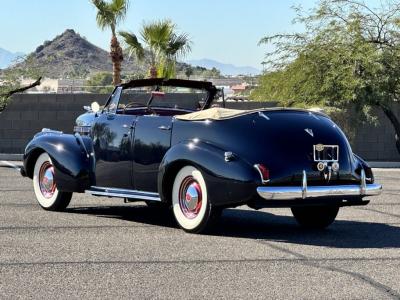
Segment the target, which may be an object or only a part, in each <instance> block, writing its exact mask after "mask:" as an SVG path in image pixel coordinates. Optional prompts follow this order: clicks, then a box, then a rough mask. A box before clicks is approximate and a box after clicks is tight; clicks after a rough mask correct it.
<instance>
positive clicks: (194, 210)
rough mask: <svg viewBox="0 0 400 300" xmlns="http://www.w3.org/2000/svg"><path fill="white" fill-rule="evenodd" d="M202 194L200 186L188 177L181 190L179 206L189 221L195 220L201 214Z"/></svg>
mask: <svg viewBox="0 0 400 300" xmlns="http://www.w3.org/2000/svg"><path fill="white" fill-rule="evenodd" d="M201 205H202V192H201V187H200V184H199V183H198V182H197V181H196V180H195V179H194V178H193V177H192V176H189V177H186V178H185V179H184V180H183V181H182V183H181V186H180V189H179V206H180V208H181V211H182V213H183V214H184V215H185V217H186V218H188V219H194V218H195V217H197V215H198V214H199V212H200V209H201Z"/></svg>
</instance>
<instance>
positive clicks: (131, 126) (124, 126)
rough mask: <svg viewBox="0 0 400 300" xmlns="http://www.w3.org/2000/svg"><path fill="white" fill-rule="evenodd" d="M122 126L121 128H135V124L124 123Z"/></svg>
mask: <svg viewBox="0 0 400 300" xmlns="http://www.w3.org/2000/svg"><path fill="white" fill-rule="evenodd" d="M122 127H123V128H129V129H133V128H135V125H133V124H132V125H128V124H124V125H122Z"/></svg>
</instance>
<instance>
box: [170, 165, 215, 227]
mask: <svg viewBox="0 0 400 300" xmlns="http://www.w3.org/2000/svg"><path fill="white" fill-rule="evenodd" d="M172 209H173V213H174V216H175V219H176V221H177V223H178V225H179V226H180V227H181V228H182V229H183V230H185V231H186V232H191V233H200V232H203V231H205V230H206V229H209V228H210V227H211V226H212V225H213V224H214V222H215V221H216V220H217V219H218V216H219V215H220V214H221V210H220V209H218V208H213V207H212V205H211V203H210V201H209V200H208V194H207V186H206V182H205V181H204V178H203V175H202V174H201V172H200V171H199V170H198V169H196V168H195V167H192V166H186V167H183V168H182V169H181V170H180V171H179V172H178V174H176V177H175V181H174V185H173V187H172Z"/></svg>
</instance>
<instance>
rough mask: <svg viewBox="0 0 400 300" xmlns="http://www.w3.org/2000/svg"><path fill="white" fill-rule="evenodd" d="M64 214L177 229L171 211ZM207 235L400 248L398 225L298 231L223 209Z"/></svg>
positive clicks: (284, 220)
mask: <svg viewBox="0 0 400 300" xmlns="http://www.w3.org/2000/svg"><path fill="white" fill-rule="evenodd" d="M67 212H69V213H74V214H87V215H95V216H97V217H102V218H115V219H120V220H125V221H132V222H137V223H142V224H147V225H154V226H162V227H169V228H178V226H177V225H176V222H175V220H174V217H173V216H172V213H170V211H168V210H166V209H157V208H149V207H147V206H142V205H136V206H101V207H75V208H69V209H67ZM339 217H340V215H339ZM208 235H211V236H221V237H233V238H245V239H260V240H261V239H262V240H270V241H280V242H285V243H291V244H302V245H312V246H324V247H333V248H400V222H399V226H392V225H390V224H384V223H373V222H364V221H344V220H337V221H335V222H334V223H333V224H332V225H331V226H330V227H329V228H328V229H325V230H308V229H303V228H301V227H299V226H298V225H297V223H296V221H295V220H294V218H293V217H291V216H282V215H274V214H272V213H268V212H265V211H254V210H243V209H225V210H224V212H223V215H222V217H221V219H220V220H219V222H218V223H217V224H216V226H215V228H214V229H213V230H212V231H211V232H210V233H208Z"/></svg>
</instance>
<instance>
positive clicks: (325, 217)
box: [291, 206, 339, 229]
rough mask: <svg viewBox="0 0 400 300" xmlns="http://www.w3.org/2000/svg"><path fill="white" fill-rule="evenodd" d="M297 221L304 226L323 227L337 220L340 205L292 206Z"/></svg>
mask: <svg viewBox="0 0 400 300" xmlns="http://www.w3.org/2000/svg"><path fill="white" fill-rule="evenodd" d="M291 209H292V213H293V216H294V217H295V219H296V221H297V222H298V223H299V224H300V225H301V226H303V227H307V228H315V229H322V228H325V227H328V226H329V225H331V224H332V223H333V221H335V218H336V216H337V214H338V212H339V207H338V206H309V207H292V208H291Z"/></svg>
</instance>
